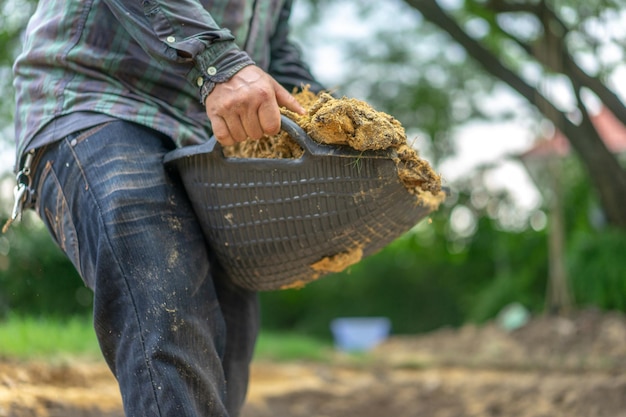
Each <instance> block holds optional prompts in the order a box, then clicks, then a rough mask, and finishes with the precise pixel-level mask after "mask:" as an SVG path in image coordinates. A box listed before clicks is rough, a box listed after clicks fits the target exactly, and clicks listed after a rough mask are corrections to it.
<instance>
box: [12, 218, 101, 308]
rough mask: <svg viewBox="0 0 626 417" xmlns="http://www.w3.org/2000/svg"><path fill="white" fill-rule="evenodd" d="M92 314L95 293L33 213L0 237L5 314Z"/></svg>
mask: <svg viewBox="0 0 626 417" xmlns="http://www.w3.org/2000/svg"><path fill="white" fill-rule="evenodd" d="M90 311H91V293H90V291H89V290H88V289H87V288H86V287H85V286H84V284H83V282H82V280H81V279H80V277H79V276H78V273H77V272H76V270H75V269H74V267H73V265H72V264H71V263H70V262H69V261H68V260H67V258H66V257H65V254H63V252H61V250H60V249H59V248H58V247H57V246H56V245H55V244H54V242H53V241H52V239H51V238H50V236H49V234H48V232H47V230H45V229H44V228H43V226H42V224H41V221H39V220H38V219H37V218H36V217H35V216H34V213H32V212H27V213H25V216H24V219H23V220H22V222H18V223H14V224H13V226H12V227H11V228H10V229H9V231H8V232H7V233H6V234H4V235H0V318H1V317H2V315H3V314H6V313H8V312H12V313H15V314H34V315H36V316H43V315H47V316H50V315H53V316H69V315H72V314H79V313H80V314H84V313H88V312H90Z"/></svg>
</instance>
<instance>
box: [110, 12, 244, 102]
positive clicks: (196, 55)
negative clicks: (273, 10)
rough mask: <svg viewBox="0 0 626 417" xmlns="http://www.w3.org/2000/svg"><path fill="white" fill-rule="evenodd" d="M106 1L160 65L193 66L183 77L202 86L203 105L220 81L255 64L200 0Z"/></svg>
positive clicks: (200, 95)
mask: <svg viewBox="0 0 626 417" xmlns="http://www.w3.org/2000/svg"><path fill="white" fill-rule="evenodd" d="M104 1H105V3H106V4H107V6H108V7H109V9H110V10H111V12H112V13H113V15H114V16H115V17H116V19H117V20H118V21H119V22H120V24H121V25H122V26H123V27H124V29H125V30H126V31H127V32H128V33H129V34H130V35H131V36H132V37H133V39H134V40H135V41H136V42H137V43H138V44H139V45H140V46H141V47H142V49H144V51H145V52H146V53H147V54H148V55H150V56H151V57H152V58H154V59H155V60H157V61H159V62H160V63H161V65H163V66H165V67H167V65H168V63H176V64H181V63H183V64H185V63H188V64H189V66H188V72H187V73H186V74H184V76H185V77H186V78H187V80H188V81H189V82H190V83H191V84H192V85H194V86H196V87H197V88H198V94H199V98H200V99H201V101H204V98H206V95H207V94H208V93H210V90H211V89H212V86H213V85H214V84H215V83H219V82H224V81H227V80H229V79H230V78H231V77H232V76H233V75H234V74H235V73H236V72H237V71H239V70H240V69H241V68H243V67H245V66H247V65H251V64H254V62H253V61H252V59H251V58H250V57H249V56H248V54H247V53H246V52H244V51H242V50H241V49H239V47H238V46H237V44H236V43H235V37H234V36H233V35H232V33H231V32H230V31H229V30H228V29H225V28H221V27H219V25H218V24H217V23H216V22H215V20H214V19H213V17H212V16H211V14H210V12H209V11H208V10H206V9H205V8H204V7H203V6H202V4H201V3H200V2H199V1H198V0H168V1H164V0H104ZM177 67H178V68H179V67H180V66H177Z"/></svg>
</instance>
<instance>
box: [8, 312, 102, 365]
mask: <svg viewBox="0 0 626 417" xmlns="http://www.w3.org/2000/svg"><path fill="white" fill-rule="evenodd" d="M76 356H81V357H85V358H98V357H100V348H99V346H98V342H97V340H96V335H95V332H94V330H93V326H92V324H91V321H90V320H89V319H88V318H87V316H75V317H71V318H67V319H63V320H59V319H52V318H49V317H46V318H43V317H41V318H34V317H29V316H18V315H15V314H11V315H10V316H8V317H7V318H5V320H0V358H3V357H11V358H19V359H32V358H41V359H46V360H52V359H63V358H67V357H73V358H76Z"/></svg>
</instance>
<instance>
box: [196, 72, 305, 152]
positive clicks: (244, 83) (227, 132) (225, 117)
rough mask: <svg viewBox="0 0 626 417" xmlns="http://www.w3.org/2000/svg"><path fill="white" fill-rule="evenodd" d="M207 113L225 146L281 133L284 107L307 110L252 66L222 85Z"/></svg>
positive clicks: (210, 100)
mask: <svg viewBox="0 0 626 417" xmlns="http://www.w3.org/2000/svg"><path fill="white" fill-rule="evenodd" d="M205 105H206V114H207V116H208V117H209V120H211V125H212V127H213V134H214V135H215V138H216V139H217V140H218V142H220V143H221V144H222V145H224V146H228V145H234V144H235V143H237V142H242V141H244V140H246V139H248V138H250V139H260V138H261V137H262V136H264V135H268V136H272V135H275V134H277V133H278V132H279V131H280V107H281V106H284V107H286V108H287V109H289V110H291V111H293V112H295V113H300V114H304V112H305V110H304V108H302V106H301V105H300V104H299V103H298V102H297V101H296V99H295V98H294V97H293V96H292V95H291V94H289V92H288V91H287V90H285V89H284V88H283V87H282V86H281V85H280V84H278V82H277V81H276V80H274V79H273V78H272V77H271V76H270V75H268V74H267V73H266V72H265V71H263V70H261V69H260V68H259V67H256V66H254V65H250V66H247V67H244V68H243V69H242V70H240V71H239V72H237V73H236V74H235V75H234V76H233V77H232V78H231V79H230V80H228V81H227V82H224V83H219V84H217V85H216V86H215V88H214V89H213V91H211V93H210V94H209V96H208V97H207V99H206V103H205Z"/></svg>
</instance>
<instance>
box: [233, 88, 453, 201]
mask: <svg viewBox="0 0 626 417" xmlns="http://www.w3.org/2000/svg"><path fill="white" fill-rule="evenodd" d="M294 97H295V98H296V100H298V102H299V103H300V104H301V105H302V106H303V107H304V108H305V109H306V110H307V112H306V114H304V115H300V114H297V113H293V112H291V111H288V110H286V109H283V110H282V112H283V114H285V115H286V116H288V117H289V118H291V119H292V120H294V121H295V122H296V123H297V124H298V125H299V126H300V127H302V129H303V130H304V131H305V132H306V133H307V135H309V136H310V137H311V138H312V139H313V140H315V141H317V142H320V143H324V144H329V145H338V146H349V147H351V148H353V149H356V150H358V151H369V150H383V149H389V148H391V149H395V151H396V155H397V156H396V157H395V158H394V162H395V163H396V165H397V169H398V178H399V179H400V181H401V182H402V184H403V185H404V186H405V188H406V189H407V191H408V192H410V193H411V194H414V195H416V196H417V198H418V202H419V203H420V204H423V205H427V206H428V207H429V208H430V209H431V210H435V209H437V208H438V207H439V205H440V204H441V203H442V202H443V200H444V199H445V193H444V192H443V191H442V189H441V178H440V176H439V175H437V174H436V173H435V172H434V171H433V169H432V168H431V166H430V164H429V163H428V162H426V161H425V160H423V159H421V158H420V157H419V155H418V153H417V151H415V150H414V149H413V148H412V147H411V146H409V145H408V144H407V138H406V133H405V130H404V128H403V127H402V125H401V124H400V122H399V121H398V120H396V119H395V118H394V117H393V116H390V115H389V114H386V113H384V112H380V111H376V110H375V109H373V108H372V107H371V106H370V105H369V104H368V103H366V102H364V101H361V100H357V99H354V98H346V97H343V98H334V97H333V96H332V95H330V94H328V93H326V92H320V93H318V94H315V93H313V92H311V91H310V90H309V89H308V88H307V87H305V88H303V89H302V90H301V91H298V92H294ZM303 152H304V151H303V150H302V148H301V147H300V145H298V144H297V143H296V142H295V141H294V140H293V139H292V138H291V137H289V135H288V134H287V133H285V132H280V133H279V134H278V135H276V136H271V137H264V138H262V139H260V140H258V141H254V140H249V141H245V142H242V143H238V144H236V145H234V146H229V147H226V148H224V155H225V156H227V157H231V158H235V157H238V158H299V157H301V156H302V154H303Z"/></svg>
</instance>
